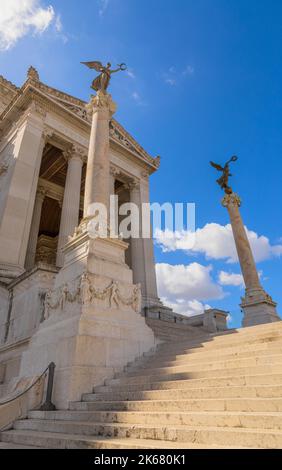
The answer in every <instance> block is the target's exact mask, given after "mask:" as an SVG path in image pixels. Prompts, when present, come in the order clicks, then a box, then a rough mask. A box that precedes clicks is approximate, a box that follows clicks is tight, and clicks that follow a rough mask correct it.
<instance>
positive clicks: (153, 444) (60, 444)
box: [2, 430, 245, 449]
mask: <svg viewBox="0 0 282 470" xmlns="http://www.w3.org/2000/svg"><path fill="white" fill-rule="evenodd" d="M2 438H3V439H4V440H5V442H3V443H2V444H3V445H8V446H9V445H14V446H19V448H21V447H22V445H21V444H22V443H26V444H29V443H31V442H32V443H36V444H37V445H38V446H41V448H43V447H44V448H47V449H168V448H169V449H218V448H221V446H217V445H207V444H203V443H198V444H197V443H193V442H188V443H184V442H180V443H177V442H172V441H170V442H168V441H163V440H153V439H132V438H131V439H126V438H124V439H122V438H121V439H117V438H109V439H105V438H103V437H98V436H96V437H95V438H94V437H86V436H83V435H82V436H80V435H74V434H57V433H50V432H35V431H16V430H12V431H6V432H4V433H2ZM8 448H9V447H8ZM226 448H230V449H234V448H236V449H238V448H241V447H237V446H236V447H234V442H233V443H232V445H231V446H228V447H226ZM242 448H245V447H242Z"/></svg>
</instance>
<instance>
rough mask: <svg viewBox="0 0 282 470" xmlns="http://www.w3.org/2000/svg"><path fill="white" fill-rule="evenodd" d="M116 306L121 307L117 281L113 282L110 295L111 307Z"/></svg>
mask: <svg viewBox="0 0 282 470" xmlns="http://www.w3.org/2000/svg"><path fill="white" fill-rule="evenodd" d="M114 304H115V305H116V307H119V297H118V284H117V282H116V281H113V283H112V286H111V295H110V306H111V307H113V306H114Z"/></svg>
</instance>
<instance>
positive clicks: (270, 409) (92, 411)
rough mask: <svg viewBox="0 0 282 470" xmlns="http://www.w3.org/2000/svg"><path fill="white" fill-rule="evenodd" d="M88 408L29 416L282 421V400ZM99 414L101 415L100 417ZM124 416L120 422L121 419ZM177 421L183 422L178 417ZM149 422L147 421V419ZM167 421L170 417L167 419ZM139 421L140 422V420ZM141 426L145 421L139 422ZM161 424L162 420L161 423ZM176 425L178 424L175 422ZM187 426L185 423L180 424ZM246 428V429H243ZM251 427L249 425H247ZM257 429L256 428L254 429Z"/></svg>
mask: <svg viewBox="0 0 282 470" xmlns="http://www.w3.org/2000/svg"><path fill="white" fill-rule="evenodd" d="M88 405H89V406H88V407H85V408H80V409H77V410H58V411H30V412H29V414H28V418H29V419H35V420H43V419H44V420H49V421H50V420H54V421H99V422H101V421H102V416H103V414H104V413H105V414H106V418H105V422H123V421H115V419H116V418H113V419H114V421H108V420H109V419H110V420H111V419H112V416H113V414H115V413H121V414H120V417H121V418H122V417H125V419H126V421H124V422H129V421H127V419H132V418H127V417H126V415H127V414H128V415H130V416H132V415H134V416H135V415H136V418H138V417H140V419H142V416H141V415H142V414H144V415H145V414H146V415H148V414H152V415H155V414H160V416H161V417H162V415H163V414H166V415H169V414H172V415H175V416H176V415H177V414H179V413H184V414H189V415H191V414H193V413H196V414H197V413H205V412H207V415H208V416H209V415H210V414H211V413H219V416H221V414H222V413H225V415H226V416H227V415H228V416H229V415H230V416H231V415H232V413H233V414H238V416H239V415H241V414H244V415H246V416H247V415H249V414H253V416H254V415H256V414H258V416H260V415H262V414H266V415H267V416H270V415H271V416H272V415H274V414H275V416H277V417H279V420H280V421H279V422H281V415H282V398H278V399H268V400H267V399H249V400H247V399H245V400H242V399H231V400H217V399H209V400H176V401H172V400H155V401H153V400H152V401H147V402H146V401H144V402H142V401H141V402H102V403H89V404H88ZM97 413H98V414H97ZM120 417H118V418H117V419H118V420H119V419H120ZM176 418H177V419H179V418H178V417H177V416H176ZM146 419H147V418H146ZM166 419H167V418H166ZM136 421H137V420H136ZM138 422H139V423H141V421H139V420H138ZM160 424H161V421H160ZM174 424H175V423H174ZM180 424H185V423H180ZM242 427H243V426H242ZM247 427H249V426H247ZM250 427H253V426H250Z"/></svg>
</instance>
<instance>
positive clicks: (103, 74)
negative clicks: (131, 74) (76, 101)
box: [81, 61, 127, 93]
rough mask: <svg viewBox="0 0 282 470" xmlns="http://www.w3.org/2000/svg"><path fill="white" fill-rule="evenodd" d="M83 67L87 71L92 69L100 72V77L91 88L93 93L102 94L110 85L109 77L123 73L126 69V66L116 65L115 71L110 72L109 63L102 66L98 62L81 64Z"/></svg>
mask: <svg viewBox="0 0 282 470" xmlns="http://www.w3.org/2000/svg"><path fill="white" fill-rule="evenodd" d="M81 63H82V64H83V65H86V67H88V68H89V69H94V70H96V72H100V75H98V77H96V78H95V79H94V80H93V82H92V85H91V88H93V90H95V91H101V92H102V93H106V92H107V88H108V86H109V84H110V80H111V76H112V74H113V73H116V72H120V71H124V70H126V69H127V67H126V64H118V68H117V69H113V70H111V66H112V64H111V63H110V62H108V63H107V65H105V66H104V65H103V64H102V63H101V62H99V61H92V62H81Z"/></svg>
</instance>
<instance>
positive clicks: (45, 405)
mask: <svg viewBox="0 0 282 470" xmlns="http://www.w3.org/2000/svg"><path fill="white" fill-rule="evenodd" d="M55 367H56V366H55V364H54V362H50V364H49V365H48V367H46V369H45V370H44V372H42V374H41V375H40V376H39V377H37V379H36V380H35V381H34V382H33V383H32V384H31V385H30V386H29V387H27V389H26V390H24V391H23V392H21V393H19V394H18V395H16V396H15V397H13V398H10V399H8V400H6V401H3V402H1V401H0V407H1V406H2V405H7V404H8V403H11V402H12V401H15V400H17V399H18V398H20V397H22V396H23V395H25V394H26V393H27V392H29V390H31V389H32V388H33V387H34V385H36V384H37V383H38V382H39V381H40V380H41V379H42V377H43V376H44V375H45V374H46V373H47V372H48V385H47V392H46V400H45V402H44V403H43V405H42V406H41V408H40V410H42V411H52V410H55V409H56V407H55V405H54V404H53V403H52V400H51V399H52V391H53V382H54V372H55Z"/></svg>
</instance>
